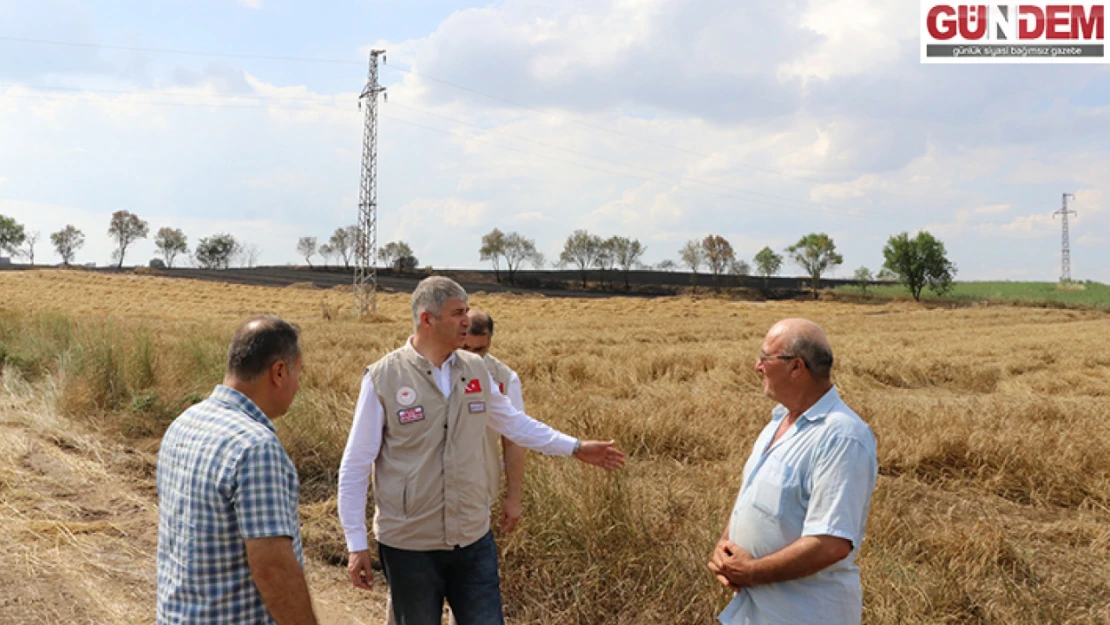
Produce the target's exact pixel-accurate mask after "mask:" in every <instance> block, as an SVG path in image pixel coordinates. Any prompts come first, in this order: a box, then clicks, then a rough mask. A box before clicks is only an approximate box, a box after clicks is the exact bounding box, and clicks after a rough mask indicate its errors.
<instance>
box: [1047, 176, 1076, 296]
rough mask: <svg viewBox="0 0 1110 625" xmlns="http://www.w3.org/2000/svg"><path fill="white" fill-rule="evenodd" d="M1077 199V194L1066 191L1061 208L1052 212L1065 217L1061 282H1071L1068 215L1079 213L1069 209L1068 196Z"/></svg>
mask: <svg viewBox="0 0 1110 625" xmlns="http://www.w3.org/2000/svg"><path fill="white" fill-rule="evenodd" d="M1069 197H1070V198H1071V199H1073V200H1074V199H1075V195H1073V194H1071V193H1065V194H1064V198H1063V200H1062V201H1061V203H1060V210H1058V211H1056V212H1055V213H1052V216H1053V217H1055V216H1057V215H1060V217H1062V218H1063V219H1062V220H1061V224H1062V225H1063V233H1062V234H1061V237H1060V282H1071V245H1070V244H1069V243H1068V215H1069V214H1070V215H1075V214H1077V213H1076V212H1075V211H1073V210H1069V209H1068V198H1069Z"/></svg>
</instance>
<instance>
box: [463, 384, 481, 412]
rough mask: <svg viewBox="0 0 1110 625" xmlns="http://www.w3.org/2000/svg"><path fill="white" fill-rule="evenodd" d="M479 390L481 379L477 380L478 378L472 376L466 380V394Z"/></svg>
mask: <svg viewBox="0 0 1110 625" xmlns="http://www.w3.org/2000/svg"><path fill="white" fill-rule="evenodd" d="M481 392H482V381H481V380H479V379H478V378H474V379H473V380H471V381H470V382H467V384H466V394H467V395H469V394H471V393H481ZM472 412H473V411H472Z"/></svg>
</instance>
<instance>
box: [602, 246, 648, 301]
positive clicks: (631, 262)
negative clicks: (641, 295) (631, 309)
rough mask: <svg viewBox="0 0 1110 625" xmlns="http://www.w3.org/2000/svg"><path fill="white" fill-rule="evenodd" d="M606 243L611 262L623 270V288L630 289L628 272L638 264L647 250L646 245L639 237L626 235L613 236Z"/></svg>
mask: <svg viewBox="0 0 1110 625" xmlns="http://www.w3.org/2000/svg"><path fill="white" fill-rule="evenodd" d="M608 243H609V248H610V253H611V254H612V255H613V262H614V263H616V266H617V267H620V269H621V271H622V272H624V290H625V291H631V290H632V284H631V283H630V282H629V279H628V277H629V276H628V274H629V273H630V272H631V271H632V270H633V269H634V268H635V267H637V266H639V264H640V258H641V257H642V256H643V255H644V252H646V251H647V247H645V246H644V245H642V244H641V243H640V240H639V239H630V238H628V237H613V238H611V239H609V242H608Z"/></svg>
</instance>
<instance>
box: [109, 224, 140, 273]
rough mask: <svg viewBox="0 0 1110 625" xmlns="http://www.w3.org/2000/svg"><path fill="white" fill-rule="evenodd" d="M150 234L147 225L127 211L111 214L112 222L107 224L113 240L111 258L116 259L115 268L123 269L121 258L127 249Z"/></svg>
mask: <svg viewBox="0 0 1110 625" xmlns="http://www.w3.org/2000/svg"><path fill="white" fill-rule="evenodd" d="M149 232H150V227H149V225H148V224H147V223H146V222H145V221H143V220H142V219H139V216H138V215H135V214H132V213H129V212H128V211H116V212H114V213H112V221H111V223H109V224H108V234H109V235H110V236H111V237H112V238H113V239H115V241H116V249H115V250H113V251H112V258H114V259H118V260H119V264H118V265H116V267H117V268H122V267H123V256H124V254H126V253H127V248H128V246H130V245H131V244H132V243H134V242H135V241H137V240H139V239H145V238H146V236H147V234H148V233H149Z"/></svg>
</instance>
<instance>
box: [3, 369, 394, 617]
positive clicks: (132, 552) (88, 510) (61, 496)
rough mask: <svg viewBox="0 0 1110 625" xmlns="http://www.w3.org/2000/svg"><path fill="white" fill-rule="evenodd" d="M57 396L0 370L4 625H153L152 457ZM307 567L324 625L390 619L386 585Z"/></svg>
mask: <svg viewBox="0 0 1110 625" xmlns="http://www.w3.org/2000/svg"><path fill="white" fill-rule="evenodd" d="M53 396H54V392H53V388H52V387H51V386H50V384H49V382H44V383H41V384H37V385H35V386H32V385H29V384H27V383H25V382H22V381H20V380H18V379H16V378H15V377H14V376H10V375H3V373H0V624H2V625H8V624H12V625H16V624H20V625H22V624H32V623H33V624H36V625H39V624H42V625H47V624H53V623H66V624H68V625H83V624H89V625H92V624H95V625H112V624H120V625H123V624H127V625H134V624H136V623H152V622H153V621H154V597H155V584H156V573H155V553H156V550H157V540H158V530H157V528H158V511H157V507H156V503H157V496H156V492H155V488H154V468H155V456H154V454H153V453H151V452H148V451H142V450H134V449H128V448H126V447H124V446H123V445H121V444H117V443H114V442H110V441H104V440H102V439H101V437H99V436H98V435H97V434H96V432H95V431H93V429H92V428H90V427H88V426H87V425H84V424H80V423H73V422H71V421H68V420H66V419H63V418H60V417H58V416H56V413H55V411H54V410H53V403H52V398H53ZM307 569H308V576H309V584H310V586H311V588H312V592H313V599H314V602H315V604H316V610H317V614H318V616H319V618H320V622H321V623H336V624H339V625H362V624H370V623H373V624H375V625H377V624H379V623H382V622H383V621H384V619H383V617H382V615H383V613H384V612H383V607H384V595H383V593H382V592H381V588H382V587H383V584H381V583H379V584H377V588H376V590H375V591H374V592H373V593H371V594H366V593H362V592H357V591H355V590H354V589H353V588H351V587H350V585H349V584H348V583H347V582H346V573H345V571H344V570H343V569H340V568H337V567H333V566H326V565H324V564H322V563H319V562H309V563H308V567H307Z"/></svg>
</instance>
